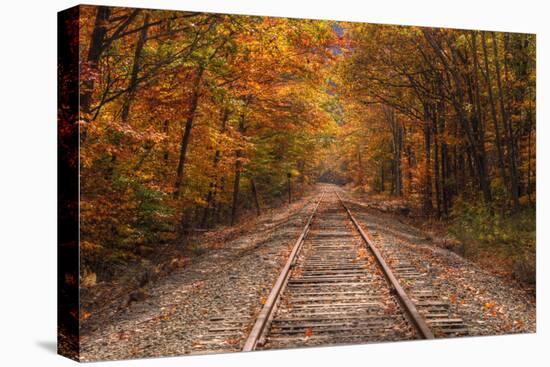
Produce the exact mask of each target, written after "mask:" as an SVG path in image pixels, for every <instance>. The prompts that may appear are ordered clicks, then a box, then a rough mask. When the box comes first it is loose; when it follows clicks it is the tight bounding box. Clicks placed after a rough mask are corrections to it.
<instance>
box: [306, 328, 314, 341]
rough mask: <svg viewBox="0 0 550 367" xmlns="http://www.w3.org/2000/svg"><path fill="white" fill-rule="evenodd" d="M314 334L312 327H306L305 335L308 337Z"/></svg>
mask: <svg viewBox="0 0 550 367" xmlns="http://www.w3.org/2000/svg"><path fill="white" fill-rule="evenodd" d="M312 335H313V330H311V328H310V327H308V328H306V329H305V330H304V336H305V337H306V338H309V337H310V336H312Z"/></svg>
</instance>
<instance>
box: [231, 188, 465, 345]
mask: <svg viewBox="0 0 550 367" xmlns="http://www.w3.org/2000/svg"><path fill="white" fill-rule="evenodd" d="M386 261H387V260H385V258H384V256H383V254H382V253H381V252H380V250H379V249H378V248H377V247H375V245H374V241H373V240H372V238H371V237H370V235H369V234H368V233H367V232H366V231H365V230H364V229H363V228H362V227H361V226H360V224H359V223H358V222H357V220H356V219H355V218H354V216H353V215H352V213H351V212H350V210H349V209H348V208H347V207H346V205H345V203H344V201H343V200H342V198H341V197H340V196H339V194H338V193H337V192H336V191H331V192H324V193H323V194H322V195H321V197H320V199H319V201H318V202H317V203H316V205H315V207H314V210H313V212H312V214H311V216H310V217H309V219H308V221H307V223H306V225H305V227H304V229H303V231H302V233H301V234H300V236H299V238H298V240H297V241H296V243H295V244H294V247H293V248H292V251H291V253H290V255H289V257H288V259H287V262H286V264H285V266H284V267H283V269H282V271H281V273H280V274H279V277H278V278H277V280H276V282H275V284H274V286H273V288H272V289H271V292H270V294H269V296H268V297H267V299H266V301H265V304H264V305H263V307H262V309H261V311H260V313H259V315H258V317H257V318H256V320H255V322H254V325H253V326H252V329H251V330H250V332H249V334H248V337H247V339H246V341H245V343H244V347H243V348H242V350H243V351H251V350H256V349H274V348H288V347H299V346H313V345H336V344H349V343H367V342H375V341H391V340H408V339H432V338H434V331H433V330H434V327H435V328H439V329H437V331H438V334H437V335H438V336H439V335H441V330H443V329H445V330H451V332H450V334H449V335H455V334H456V335H459V334H461V333H463V332H464V327H463V323H462V320H460V319H452V318H450V316H449V314H448V312H445V309H444V307H442V306H441V304H440V303H438V302H436V301H433V293H430V291H429V290H423V289H421V288H420V287H416V288H415V289H414V293H413V297H412V298H411V297H410V296H409V294H408V293H407V291H406V290H405V288H403V286H402V284H401V283H400V280H402V279H404V278H403V277H406V276H409V277H415V276H417V275H418V274H420V273H418V274H417V273H415V272H414V269H413V268H412V267H411V266H410V264H408V263H407V262H406V259H397V258H396V256H393V257H392V258H391V261H392V266H389V265H388V263H387V262H386ZM394 264H395V266H396V267H395V269H396V271H397V275H396V274H394V271H393V270H392V268H393V265H394ZM407 289H408V288H407ZM416 304H418V305H420V306H421V309H420V311H419V309H418V308H417V306H416ZM425 305H427V306H428V307H424V306H425ZM453 330H456V331H457V332H455V333H454V334H453Z"/></svg>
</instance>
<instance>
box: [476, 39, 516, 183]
mask: <svg viewBox="0 0 550 367" xmlns="http://www.w3.org/2000/svg"><path fill="white" fill-rule="evenodd" d="M481 45H482V47H483V58H484V61H485V74H484V75H485V83H486V86H487V93H488V95H489V105H490V106H491V115H492V118H493V127H494V129H495V145H496V147H497V155H498V166H499V170H500V176H501V177H502V182H503V184H504V186H505V187H510V186H509V185H508V178H507V176H506V170H505V166H504V154H503V153H502V143H501V141H500V138H501V137H500V128H499V123H498V119H497V112H496V107H495V101H494V97H493V86H492V84H491V74H490V71H489V58H488V57H487V43H486V40H485V32H482V33H481Z"/></svg>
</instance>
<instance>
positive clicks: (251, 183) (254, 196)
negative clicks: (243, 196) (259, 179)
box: [250, 178, 261, 216]
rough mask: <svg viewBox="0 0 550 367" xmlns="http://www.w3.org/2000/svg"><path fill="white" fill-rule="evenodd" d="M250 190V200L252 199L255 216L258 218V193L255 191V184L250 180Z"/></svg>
mask: <svg viewBox="0 0 550 367" xmlns="http://www.w3.org/2000/svg"><path fill="white" fill-rule="evenodd" d="M250 189H251V190H252V198H253V199H254V206H255V207H256V215H257V216H260V214H261V212H260V202H259V201H258V191H257V190H256V183H255V182H254V179H252V178H251V179H250Z"/></svg>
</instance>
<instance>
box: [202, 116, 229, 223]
mask: <svg viewBox="0 0 550 367" xmlns="http://www.w3.org/2000/svg"><path fill="white" fill-rule="evenodd" d="M228 118H229V110H227V109H224V111H223V115H222V120H221V126H220V133H222V134H223V133H224V132H225V124H226V123H227V120H228ZM220 158H221V151H220V149H216V152H215V153H214V161H213V163H212V167H213V168H214V171H216V168H217V167H218V163H219V161H220ZM217 181H218V177H217V172H215V173H214V179H213V180H212V181H211V182H210V187H209V190H208V195H207V197H206V206H205V207H204V213H203V217H202V222H201V223H202V224H201V227H202V228H205V227H206V223H207V221H208V215H209V212H210V208H211V206H212V201H213V200H214V195H215V192H216V186H217Z"/></svg>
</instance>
